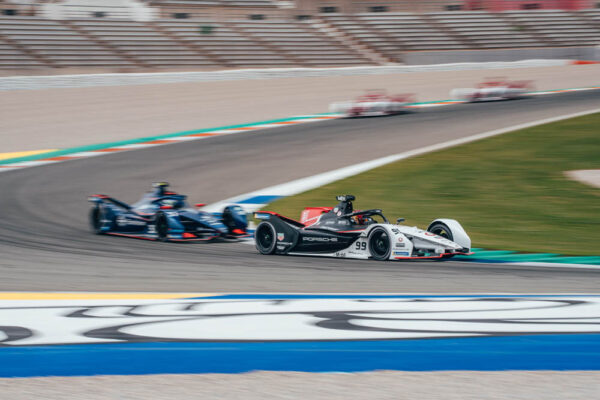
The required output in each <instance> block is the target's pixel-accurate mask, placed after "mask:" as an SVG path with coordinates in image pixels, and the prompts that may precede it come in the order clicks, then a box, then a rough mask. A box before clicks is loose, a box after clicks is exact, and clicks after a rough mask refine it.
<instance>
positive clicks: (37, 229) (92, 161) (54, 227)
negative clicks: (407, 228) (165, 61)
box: [0, 90, 600, 293]
mask: <svg viewBox="0 0 600 400" xmlns="http://www.w3.org/2000/svg"><path fill="white" fill-rule="evenodd" d="M599 100H600V91H598V90H591V91H582V92H571V93H558V94H550V95H546V96H536V97H532V98H527V99H522V100H515V101H507V102H490V103H475V104H456V105H447V106H444V107H433V108H424V109H419V110H416V111H414V112H411V113H407V114H403V115H398V116H393V117H384V118H360V119H351V120H350V119H335V120H328V121H323V122H315V123H313V124H306V125H295V126H289V127H284V128H278V129H267V130H256V131H250V132H245V133H241V134H236V135H225V136H215V137H210V138H207V139H205V140H200V141H188V142H182V143H175V144H170V145H168V146H160V147H152V148H147V149H140V150H136V151H128V152H117V153H114V154H109V155H105V156H102V157H91V158H85V159H80V160H72V161H68V162H64V163H58V164H54V165H47V166H40V167H34V168H26V169H21V170H14V171H5V172H3V173H2V174H0V185H1V187H2V188H3V190H2V194H1V195H0V207H2V209H3V210H6V211H8V210H10V211H9V212H5V213H3V215H2V218H3V221H2V224H1V225H0V252H1V253H2V259H1V260H0V269H1V275H2V278H3V285H2V289H3V290H18V291H41V290H53V291H157V290H160V291H172V292H181V291H187V292H190V291H193V292H197V291H208V292H246V293H247V292H363V293H364V292H369V293H384V292H388V293H400V292H401V293H406V292H413V293H415V292H418V293H424V292H426V293H489V292H493V293H510V292H512V293H593V292H595V291H597V289H598V279H597V278H598V276H599V275H598V274H599V273H600V272H599V271H598V270H592V269H589V270H588V269H569V268H560V267H558V268H551V269H547V268H539V267H531V266H521V265H516V266H507V265H502V264H478V263H463V262H452V261H450V262H443V263H440V262H433V263H432V262H415V263H376V262H372V261H350V260H335V259H321V258H318V259H314V258H300V257H264V256H260V255H259V254H257V252H256V251H255V249H254V247H253V246H249V245H248V244H244V243H210V244H199V245H192V244H181V245H180V244H171V243H155V242H146V241H139V240H130V239H122V238H114V237H103V236H95V235H93V234H92V233H91V232H90V230H89V227H88V219H87V213H88V209H89V205H88V203H87V202H86V198H87V196H88V195H89V194H92V193H106V194H109V195H112V196H114V197H116V198H119V199H121V200H123V201H126V202H133V201H135V200H136V199H137V198H138V197H139V196H140V194H141V193H142V192H144V191H145V190H147V189H148V186H149V184H150V182H152V181H158V180H161V181H169V182H170V183H171V184H172V187H173V188H174V189H175V190H177V191H179V192H182V193H185V194H188V195H189V197H190V200H191V201H192V202H204V203H211V202H215V201H219V200H222V199H226V198H229V197H233V196H236V195H239V194H242V193H248V192H252V191H255V190H258V189H261V188H264V187H269V186H273V185H277V184H282V183H285V182H289V181H291V180H295V179H300V178H303V177H307V176H312V175H315V174H319V173H323V172H327V171H330V170H333V169H337V168H342V167H345V166H348V165H352V164H356V163H360V162H365V161H369V160H373V159H376V158H378V157H384V156H387V155H390V154H396V153H400V152H404V151H410V150H413V149H417V148H421V147H424V146H430V145H435V144H436V143H440V142H445V141H449V140H455V139H460V138H462V137H466V136H471V135H475V134H478V133H481V132H486V131H490V130H494V129H501V128H505V127H508V126H512V125H516V124H524V123H528V122H532V121H536V120H541V119H545V118H550V117H555V116H557V115H563V114H571V113H576V112H581V111H587V110H592V109H595V108H598V104H600V102H599ZM407 190H410V184H409V183H408V184H407ZM499 195H501V194H499ZM406 208H407V212H409V210H410V205H407V206H406ZM431 213H432V219H433V218H435V217H439V216H437V215H436V213H435V209H432V211H431ZM474 245H475V246H476V245H477V244H476V243H474Z"/></svg>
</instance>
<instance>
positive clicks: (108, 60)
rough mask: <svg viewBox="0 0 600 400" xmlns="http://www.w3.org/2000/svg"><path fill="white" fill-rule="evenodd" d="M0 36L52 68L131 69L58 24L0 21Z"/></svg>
mask: <svg viewBox="0 0 600 400" xmlns="http://www.w3.org/2000/svg"><path fill="white" fill-rule="evenodd" d="M0 35H2V36H4V37H5V38H7V39H9V40H12V41H14V42H15V43H17V44H20V45H22V46H24V47H25V48H27V49H28V50H30V51H31V52H33V53H35V54H37V55H38V56H39V57H40V58H41V59H43V60H45V61H46V62H47V63H49V64H50V65H52V66H55V67H61V66H63V67H64V66H69V67H91V66H110V67H114V66H131V65H132V64H131V62H129V61H127V60H126V59H124V58H122V57H120V56H119V55H118V54H115V53H114V52H113V51H112V50H111V49H110V48H107V47H104V46H102V45H101V44H99V43H98V42H95V41H93V40H91V39H89V38H88V37H85V36H83V35H80V34H79V33H78V32H76V31H74V30H73V29H71V28H69V27H68V26H66V25H64V24H62V23H61V22H58V21H51V20H46V19H41V18H33V17H5V18H0Z"/></svg>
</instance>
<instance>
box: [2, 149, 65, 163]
mask: <svg viewBox="0 0 600 400" xmlns="http://www.w3.org/2000/svg"><path fill="white" fill-rule="evenodd" d="M57 150H58V149H45V150H29V151H14V152H10V153H0V161H1V160H8V159H11V158H18V157H27V156H34V155H38V154H44V153H50V152H52V151H57Z"/></svg>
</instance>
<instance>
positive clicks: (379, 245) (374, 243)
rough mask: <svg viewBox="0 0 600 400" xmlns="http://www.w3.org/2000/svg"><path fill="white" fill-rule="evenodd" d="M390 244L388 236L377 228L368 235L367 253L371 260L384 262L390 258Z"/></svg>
mask: <svg viewBox="0 0 600 400" xmlns="http://www.w3.org/2000/svg"><path fill="white" fill-rule="evenodd" d="M391 251H392V244H391V242H390V235H389V234H388V232H387V231H386V230H385V229H384V228H381V227H377V228H375V229H373V230H372V231H371V233H370V234H369V253H371V258H373V259H374V260H377V261H385V260H388V259H389V258H390V252H391Z"/></svg>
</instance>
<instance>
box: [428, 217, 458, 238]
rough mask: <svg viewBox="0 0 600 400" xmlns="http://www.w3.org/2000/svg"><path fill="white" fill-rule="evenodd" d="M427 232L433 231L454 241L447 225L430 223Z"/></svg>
mask: <svg viewBox="0 0 600 400" xmlns="http://www.w3.org/2000/svg"><path fill="white" fill-rule="evenodd" d="M427 231H428V232H431V233H435V234H436V235H438V236H441V237H443V238H446V239H448V240H452V241H454V237H453V236H452V231H451V230H450V228H448V225H446V224H444V223H441V222H436V223H434V224H432V225H431V226H430V227H429V228H427Z"/></svg>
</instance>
